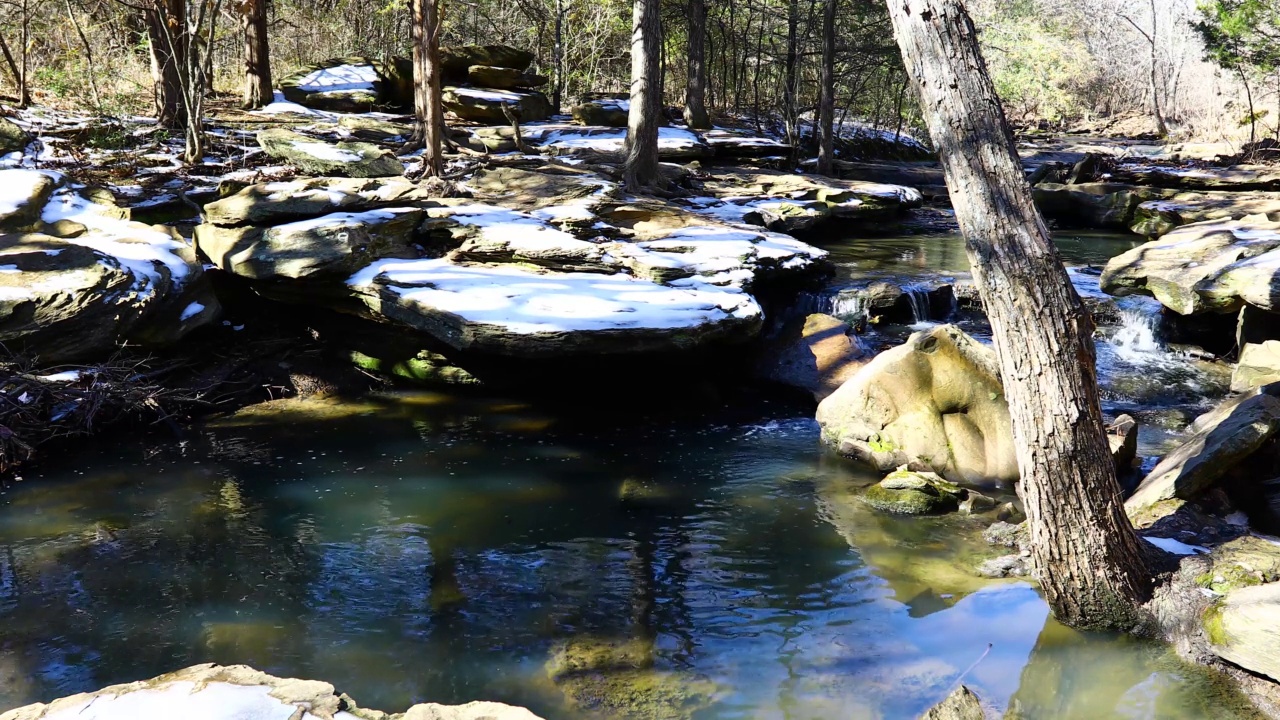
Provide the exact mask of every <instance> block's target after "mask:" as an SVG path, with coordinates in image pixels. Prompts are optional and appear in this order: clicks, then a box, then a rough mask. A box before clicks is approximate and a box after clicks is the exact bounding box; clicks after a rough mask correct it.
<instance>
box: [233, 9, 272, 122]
mask: <svg viewBox="0 0 1280 720" xmlns="http://www.w3.org/2000/svg"><path fill="white" fill-rule="evenodd" d="M240 24H241V27H242V28H243V30H244V102H243V103H242V105H243V107H244V108H245V109H246V110H250V109H253V108H260V107H262V106H263V105H266V104H268V103H270V102H271V101H272V99H273V98H274V97H275V90H274V88H273V87H272V83H271V49H270V47H271V46H270V41H269V39H268V37H267V2H266V0H244V3H243V5H242V6H241V10H240Z"/></svg>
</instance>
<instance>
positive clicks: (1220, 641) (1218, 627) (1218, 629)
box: [1200, 603, 1230, 647]
mask: <svg viewBox="0 0 1280 720" xmlns="http://www.w3.org/2000/svg"><path fill="white" fill-rule="evenodd" d="M1200 625H1201V627H1203V628H1204V634H1205V637H1207V638H1209V642H1210V644H1212V645H1216V646H1218V647H1223V646H1226V645H1228V644H1230V643H1229V640H1228V638H1227V630H1226V628H1224V627H1223V625H1222V605H1221V604H1220V603H1214V604H1213V605H1210V606H1209V607H1207V608H1205V611H1204V615H1202V616H1201V617H1200Z"/></svg>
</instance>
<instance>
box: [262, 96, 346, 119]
mask: <svg viewBox="0 0 1280 720" xmlns="http://www.w3.org/2000/svg"><path fill="white" fill-rule="evenodd" d="M249 114H250V115H309V116H312V117H317V118H324V119H325V120H336V119H337V117H338V116H337V115H336V114H335V113H330V112H325V111H323V110H313V109H311V108H309V107H307V106H306V105H299V104H298V103H296V102H290V101H288V100H286V99H285V97H284V93H281V92H280V91H276V93H275V97H274V99H273V100H272V101H271V102H270V103H269V104H267V105H264V106H263V107H262V108H260V109H258V110H251V111H250V112H249Z"/></svg>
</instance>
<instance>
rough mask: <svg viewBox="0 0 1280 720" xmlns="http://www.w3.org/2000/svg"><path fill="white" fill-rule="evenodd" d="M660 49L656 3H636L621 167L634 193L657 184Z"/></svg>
mask: <svg viewBox="0 0 1280 720" xmlns="http://www.w3.org/2000/svg"><path fill="white" fill-rule="evenodd" d="M661 47H662V18H661V16H660V15H659V3H658V0H635V4H634V7H633V9H632V14H631V110H630V113H629V115H628V117H627V139H626V143H625V144H624V145H625V148H624V152H625V154H626V157H625V158H624V159H623V166H622V177H623V183H624V184H625V185H626V186H627V188H628V189H629V190H633V191H636V190H643V189H646V188H653V187H654V186H656V185H657V184H658V126H659V125H661V124H662V118H661V102H660V101H661V96H660V95H659V93H660V92H661V90H660V88H661V85H660V84H659V83H660V82H661V78H660V77H659V75H660V74H661V72H662V68H661V55H660V53H661Z"/></svg>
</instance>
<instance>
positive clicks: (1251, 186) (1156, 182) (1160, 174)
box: [1111, 163, 1280, 192]
mask: <svg viewBox="0 0 1280 720" xmlns="http://www.w3.org/2000/svg"><path fill="white" fill-rule="evenodd" d="M1111 176H1112V178H1113V179H1114V180H1115V181H1117V182H1124V183H1132V184H1135V185H1151V186H1155V187H1161V188H1172V189H1177V190H1225V191H1232V192H1239V191H1242V190H1280V171H1277V170H1276V168H1275V167H1274V166H1271V165H1234V166H1232V167H1183V166H1168V165H1149V164H1142V163H1126V164H1121V165H1119V166H1118V167H1116V168H1115V169H1113V170H1112V171H1111Z"/></svg>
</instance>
